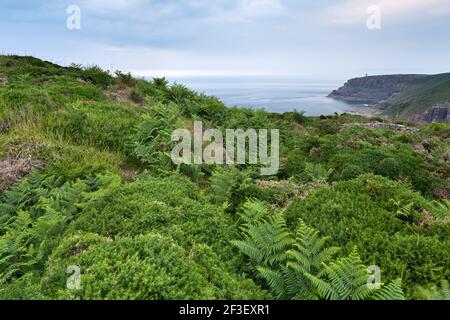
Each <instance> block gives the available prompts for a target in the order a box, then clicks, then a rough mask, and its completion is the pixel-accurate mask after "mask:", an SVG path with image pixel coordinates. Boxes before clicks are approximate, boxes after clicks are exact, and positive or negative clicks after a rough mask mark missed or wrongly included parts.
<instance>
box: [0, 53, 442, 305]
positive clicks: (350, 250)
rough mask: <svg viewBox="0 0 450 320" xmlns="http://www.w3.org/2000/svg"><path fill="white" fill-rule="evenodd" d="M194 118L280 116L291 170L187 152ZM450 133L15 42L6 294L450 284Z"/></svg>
mask: <svg viewBox="0 0 450 320" xmlns="http://www.w3.org/2000/svg"><path fill="white" fill-rule="evenodd" d="M441 77H442V78H445V76H441ZM437 79H438V78H436V80H435V81H431V80H430V83H429V88H428V89H426V90H425V91H424V92H425V93H426V94H427V95H429V96H430V97H432V98H433V99H436V101H437V99H443V98H444V95H445V94H447V93H448V92H447V93H444V92H440V91H437V88H438V86H437V85H435V84H437V83H439V86H440V87H441V88H444V89H445V88H447V89H448V85H449V82H446V81H444V79H441V78H439V79H440V80H437ZM431 82H433V84H432V83H431ZM423 87H424V86H421V88H423ZM430 99H431V98H430ZM414 101H416V100H414ZM414 103H417V105H418V104H419V101H418V100H417V102H414ZM405 110H406V109H405ZM411 110H413V109H411ZM414 110H415V109H414ZM405 112H406V111H405ZM194 121H202V122H203V124H204V128H205V129H206V128H216V129H219V130H221V131H225V130H226V129H239V128H242V129H250V128H255V129H280V136H281V142H280V162H281V168H280V170H279V171H278V173H277V174H276V175H274V176H261V175H260V165H233V166H223V165H212V164H202V165H175V164H174V163H173V162H172V161H171V159H170V152H171V150H172V148H173V147H174V143H173V142H171V134H172V132H173V131H174V130H175V129H179V128H186V129H188V130H190V131H192V128H193V126H194ZM449 138H450V126H449V125H446V124H432V125H428V126H423V127H420V128H411V127H406V126H404V125H402V124H401V123H400V122H399V123H390V122H387V121H384V120H382V119H379V118H364V117H360V116H354V115H349V114H342V115H333V116H321V117H305V116H304V115H303V114H302V113H301V112H292V113H286V114H271V113H267V112H265V111H263V110H251V109H245V108H228V107H226V106H225V105H224V104H223V103H222V102H221V101H220V100H219V99H217V98H215V97H208V96H205V95H202V94H198V93H196V92H194V91H192V90H190V89H188V88H186V87H184V86H182V85H178V84H170V83H168V82H167V81H166V80H165V79H163V78H155V79H153V80H151V81H146V80H142V79H136V78H133V77H132V76H131V75H130V74H127V73H124V72H115V73H110V72H106V71H103V70H101V69H100V68H98V67H82V66H78V65H72V66H70V67H60V66H57V65H55V64H52V63H49V62H44V61H41V60H39V59H36V58H32V57H18V56H0V299H144V300H146V299H149V300H155V299H404V298H406V299H438V298H440V299H444V298H449V294H448V280H449V279H450V255H449V248H450V223H449V222H450V202H449V198H450V187H449V183H448V182H449V179H450V164H449V155H450V143H449ZM368 266H378V267H379V268H380V270H381V279H380V281H381V283H378V282H377V283H376V284H378V285H379V286H378V287H369V286H367V282H368V281H369V280H370V279H371V278H370V276H371V274H368V273H367V267H368Z"/></svg>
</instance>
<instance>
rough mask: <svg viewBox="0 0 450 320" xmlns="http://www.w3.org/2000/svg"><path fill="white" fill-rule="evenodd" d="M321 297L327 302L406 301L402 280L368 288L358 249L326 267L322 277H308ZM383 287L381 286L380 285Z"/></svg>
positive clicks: (308, 275) (366, 275) (366, 276)
mask: <svg viewBox="0 0 450 320" xmlns="http://www.w3.org/2000/svg"><path fill="white" fill-rule="evenodd" d="M306 276H307V278H308V279H310V280H311V282H312V283H313V285H314V286H315V288H316V289H317V292H318V293H319V295H320V297H321V298H323V299H327V300H368V299H375V300H404V299H405V297H404V294H403V291H402V289H401V279H398V280H395V281H393V282H391V283H390V284H389V285H387V286H385V287H382V288H380V289H375V288H373V287H370V286H368V277H369V276H368V274H367V273H366V267H365V266H364V265H363V263H362V262H361V258H360V257H359V255H358V253H357V251H356V249H354V250H353V251H352V253H351V254H350V255H349V256H348V257H345V258H342V259H339V260H338V261H336V262H333V263H331V264H330V265H328V266H327V267H326V270H325V272H324V274H323V276H322V277H317V276H314V275H311V274H307V275H306ZM380 285H381V284H380Z"/></svg>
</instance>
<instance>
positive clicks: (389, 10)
mask: <svg viewBox="0 0 450 320" xmlns="http://www.w3.org/2000/svg"><path fill="white" fill-rule="evenodd" d="M370 6H379V7H380V9H381V14H382V16H383V17H387V18H390V19H391V18H392V19H397V20H411V19H416V18H420V17H428V16H434V15H443V14H444V15H445V14H449V13H450V1H448V0H341V1H338V3H337V4H334V5H332V6H330V7H328V8H326V9H325V10H324V11H323V13H324V16H325V17H326V18H327V19H328V21H332V22H334V23H346V24H355V23H361V22H364V21H365V20H366V19H367V17H368V13H367V9H368V8H369V7H370Z"/></svg>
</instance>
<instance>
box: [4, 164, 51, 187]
mask: <svg viewBox="0 0 450 320" xmlns="http://www.w3.org/2000/svg"><path fill="white" fill-rule="evenodd" d="M34 168H38V169H42V168H43V163H42V162H40V161H37V160H32V159H30V158H29V159H22V158H18V159H14V158H10V157H8V158H6V159H5V160H1V161H0V190H6V189H8V188H9V187H11V186H12V185H13V184H14V183H16V182H17V181H18V180H20V179H22V178H23V177H25V176H26V175H28V174H29V173H30V171H31V170H32V169H34Z"/></svg>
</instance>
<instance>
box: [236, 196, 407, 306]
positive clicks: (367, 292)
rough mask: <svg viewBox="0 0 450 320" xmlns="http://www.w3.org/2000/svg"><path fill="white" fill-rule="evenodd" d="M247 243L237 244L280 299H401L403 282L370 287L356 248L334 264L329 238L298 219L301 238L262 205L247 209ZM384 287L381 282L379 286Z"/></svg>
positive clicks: (253, 203) (253, 204) (256, 203)
mask: <svg viewBox="0 0 450 320" xmlns="http://www.w3.org/2000/svg"><path fill="white" fill-rule="evenodd" d="M240 216H241V219H242V221H243V222H244V224H243V226H242V228H241V230H242V232H243V236H244V239H243V240H241V241H233V242H232V243H233V244H234V245H235V246H236V247H237V248H238V249H239V250H240V251H241V252H242V253H243V254H245V255H246V256H248V257H249V259H250V261H251V263H252V265H253V266H254V267H255V270H256V271H257V277H258V278H260V279H263V280H265V282H266V283H267V285H268V287H269V288H270V290H271V292H272V293H273V295H274V296H275V297H276V298H277V299H327V300H365V299H377V300H402V299H404V294H403V291H402V289H401V280H400V279H398V280H395V281H393V282H392V283H390V284H389V285H387V286H384V287H382V288H381V289H378V290H376V289H375V288H373V287H372V286H369V285H368V280H369V275H368V274H367V268H366V266H364V264H363V263H362V261H361V258H360V256H359V255H358V253H357V251H356V248H355V249H354V250H353V251H352V252H351V254H350V255H349V256H348V257H344V258H341V259H338V260H335V259H334V257H335V255H336V254H337V252H338V251H339V250H340V249H339V248H337V247H328V246H327V245H326V243H327V241H328V240H329V238H328V237H321V236H320V235H319V232H318V231H317V230H315V229H313V228H311V227H308V226H307V225H306V224H305V223H304V222H303V221H302V220H300V221H299V223H298V226H297V230H296V238H295V240H294V239H293V237H292V235H291V233H290V231H289V230H288V228H287V226H286V222H285V218H284V216H283V215H282V214H281V213H271V210H269V209H268V207H267V206H266V205H264V204H263V203H262V202H259V201H249V202H247V203H246V204H245V205H244V206H243V209H242V213H241V215H240ZM380 286H381V284H380Z"/></svg>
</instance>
